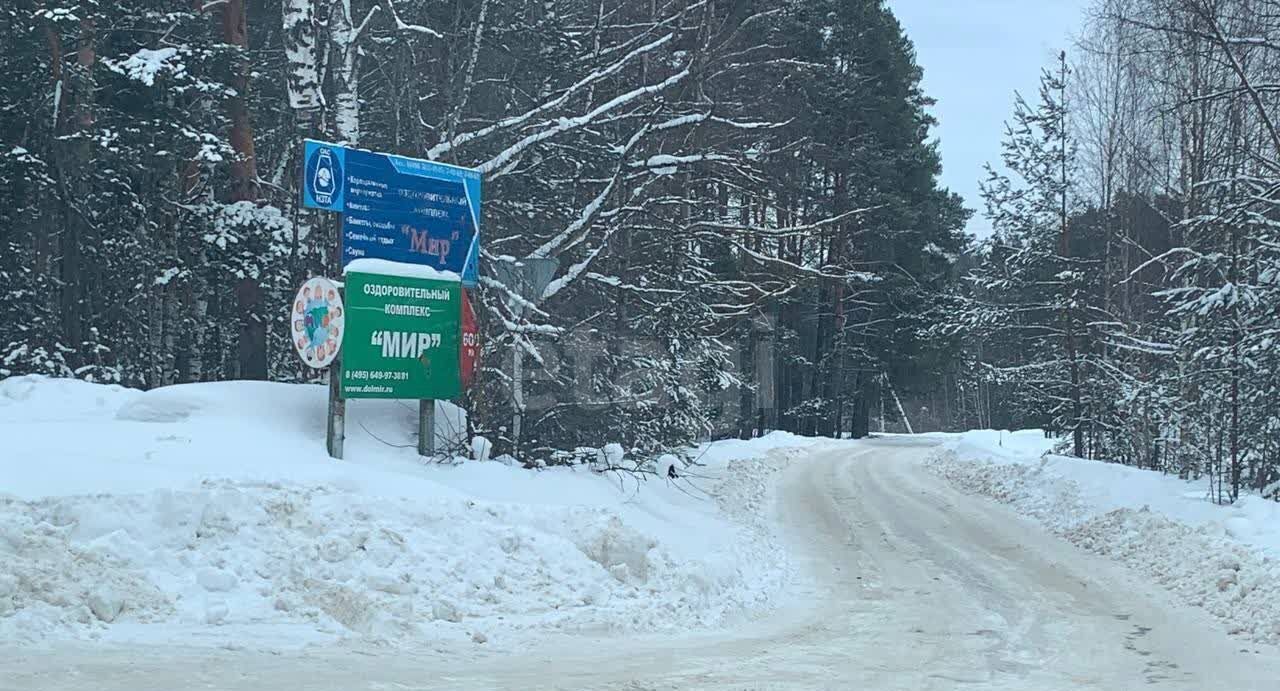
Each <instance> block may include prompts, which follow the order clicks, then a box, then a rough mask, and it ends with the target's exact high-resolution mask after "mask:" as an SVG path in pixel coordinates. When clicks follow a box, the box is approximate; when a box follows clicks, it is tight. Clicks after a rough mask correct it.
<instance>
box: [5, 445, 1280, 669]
mask: <svg viewBox="0 0 1280 691" xmlns="http://www.w3.org/2000/svg"><path fill="white" fill-rule="evenodd" d="M928 450H929V446H928V443H927V442H917V441H913V440H910V439H904V438H895V439H884V440H875V441H869V442H865V443H861V444H858V445H855V446H853V447H852V449H851V448H850V447H848V446H845V447H841V448H840V449H839V450H832V449H830V448H828V449H827V450H822V451H817V452H814V453H813V454H812V455H810V456H809V457H807V458H805V459H803V460H800V461H797V462H796V463H795V464H794V465H793V466H792V467H791V468H790V469H789V470H788V471H787V472H786V473H785V474H784V476H783V477H782V479H781V480H780V484H779V487H778V514H779V515H778V518H779V520H780V521H781V524H782V526H783V529H784V531H785V533H786V538H787V542H788V544H789V545H790V546H791V548H792V549H793V550H794V552H795V554H796V556H797V558H799V559H800V560H801V561H802V563H803V565H804V570H805V572H806V573H807V575H808V577H807V578H806V579H805V582H804V583H803V584H798V585H797V586H796V589H797V596H798V597H797V602H798V603H799V604H797V605H794V606H792V607H790V608H788V609H786V610H784V611H781V612H778V613H777V614H776V615H774V616H771V617H769V618H767V619H766V620H763V621H759V622H755V623H752V624H749V625H746V626H744V627H742V628H739V629H735V630H734V631H733V632H731V633H727V634H726V633H717V634H706V635H691V636H686V637H681V638H679V639H670V638H657V637H635V638H628V639H622V638H602V639H572V640H548V641H547V642H546V643H545V644H544V645H543V646H541V647H540V648H539V650H538V651H531V652H529V653H526V654H520V655H516V656H500V655H489V656H483V657H480V658H475V657H472V656H470V655H468V656H466V657H465V659H464V658H463V657H462V656H461V653H460V651H450V650H446V649H438V650H424V651H419V652H405V651H396V652H380V653H375V654H368V655H362V654H352V653H350V652H348V653H342V654H338V653H315V652H305V653H297V654H285V655H278V656H273V655H265V654H262V653H249V652H231V651H218V652H209V651H192V650H161V649H155V650H137V649H135V650H129V651H116V652H110V653H108V652H103V651H101V650H95V649H92V648H82V649H79V650H77V649H74V648H55V649H52V650H49V651H45V652H22V653H19V654H16V655H10V656H9V657H8V659H5V660H0V689H8V688H13V689H19V688H21V689H88V688H92V689H95V690H102V691H110V690H112V689H119V690H122V691H123V690H124V689H128V690H129V691H153V690H156V691H158V690H160V689H177V688H216V689H244V690H246V691H248V690H250V689H252V690H254V691H257V690H258V689H291V690H295V689H296V690H302V689H317V690H318V689H326V690H328V689H342V690H343V691H348V690H351V689H458V690H465V691H469V690H475V689H521V690H522V691H523V690H526V689H592V690H596V689H617V690H620V691H621V690H628V691H651V690H652V691H657V690H664V691H665V690H668V689H670V690H675V689H680V690H682V691H684V690H693V689H707V690H728V689H735V690H748V689H849V690H881V689H885V690H898V689H901V690H903V691H908V690H909V691H924V690H934V689H936V690H939V691H941V690H944V689H948V690H949V689H1026V690H1028V691H1056V690H1059V689H1064V690H1065V689H1073V690H1074V689H1107V690H1108V691H1127V690H1130V689H1145V688H1151V689H1180V690H1181V689H1188V690H1190V689H1206V690H1209V689H1231V691H1245V690H1249V689H1256V690H1258V691H1277V689H1280V651H1277V650H1276V649H1274V648H1265V647H1263V648H1259V647H1258V646H1255V645H1251V644H1247V643H1245V642H1242V641H1240V640H1235V639H1231V638H1229V637H1228V636H1227V635H1226V634H1225V633H1223V632H1222V631H1221V629H1220V628H1219V627H1218V626H1217V625H1216V624H1214V623H1213V622H1212V621H1210V620H1209V619H1208V618H1207V617H1205V616H1203V615H1202V614H1201V613H1199V612H1196V611H1193V610H1189V609H1186V608H1182V607H1179V606H1175V605H1173V604H1171V603H1170V602H1169V601H1168V599H1167V598H1166V597H1165V596H1164V594H1163V593H1162V592H1160V591H1157V590H1156V589H1155V588H1154V587H1151V586H1148V585H1146V584H1144V583H1142V582H1140V581H1139V580H1138V577H1137V576H1136V575H1133V574H1130V573H1128V572H1126V571H1124V570H1123V569H1121V568H1120V567H1118V566H1116V565H1114V564H1112V563H1110V562H1107V561H1105V560H1102V559H1101V558H1098V557H1095V556H1093V555H1089V554H1086V553H1083V552H1081V551H1080V550H1078V549H1077V548H1075V547H1074V546H1072V545H1071V544H1069V543H1067V542H1065V541H1063V540H1060V539H1058V538H1056V537H1053V536H1051V535H1049V534H1047V533H1045V532H1044V531H1043V530H1041V529H1039V528H1038V527H1036V526H1033V525H1031V524H1030V523H1028V522H1026V521H1025V520H1023V519H1021V518H1018V517H1017V516H1015V515H1014V514H1013V513H1011V512H1010V511H1009V510H1007V509H1006V508H1004V507H1002V506H999V505H996V504H994V503H992V502H990V501H987V500H985V499H981V498H976V497H971V496H968V495H964V494H962V493H960V492H958V491H956V490H955V489H953V488H952V487H950V486H949V485H947V484H946V483H945V482H944V481H942V480H940V479H938V478H936V477H934V476H932V475H931V474H929V473H928V472H927V471H925V470H924V468H923V467H922V465H921V461H922V460H923V458H924V457H925V455H926V454H927V452H928ZM6 668H7V669H6Z"/></svg>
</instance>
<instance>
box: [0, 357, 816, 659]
mask: <svg viewBox="0 0 1280 691" xmlns="http://www.w3.org/2000/svg"><path fill="white" fill-rule="evenodd" d="M324 406H325V390H324V389H323V388H321V387H318V386H296V385H285V384H264V383H244V382H237V383H221V384H197V385H184V386H175V387H169V388H162V389H158V390H153V391H150V392H145V393H144V392H139V391H135V390H130V389H124V388H120V387H113V386H98V385H92V384H86V383H82V382H77V381H70V380H51V379H43V378H38V377H21V378H11V379H8V380H4V381H0V439H3V447H0V637H3V638H5V639H7V640H16V641H33V640H51V639H61V638H92V639H102V640H105V641H114V642H126V641H152V642H160V641H164V642H170V643H180V644H192V645H205V644H208V645H230V644H235V645H249V646H258V647H272V648H275V647H291V646H296V645H303V644H306V643H309V642H328V641H334V640H340V639H359V640H360V641H362V642H366V643H368V642H372V643H380V642H386V643H391V644H398V643H402V642H408V641H414V640H424V639H433V640H454V641H463V642H465V641H472V642H474V643H477V644H478V643H489V644H490V645H492V646H502V645H503V644H506V643H509V642H512V641H515V640H518V639H519V638H520V637H521V636H522V635H524V634H536V633H539V632H546V631H561V632H576V631H604V630H624V631H631V630H665V629H688V628H696V627H714V626H717V625H721V624H726V623H729V622H731V621H733V620H735V619H739V618H742V617H749V616H751V615H752V614H754V613H758V612H760V611H762V610H764V609H766V608H768V607H769V606H770V605H771V604H773V603H774V601H775V599H776V598H777V597H778V595H779V593H780V592H781V589H782V586H783V584H784V582H785V581H786V579H787V578H788V575H789V573H790V565H789V564H788V563H787V562H786V558H785V556H784V555H783V553H782V550H780V549H778V548H777V545H776V543H775V538H774V536H773V535H772V534H771V533H770V532H769V528H768V526H767V525H766V523H765V522H764V521H763V520H762V518H761V516H763V515H767V514H768V508H769V502H770V497H769V496H768V492H767V489H766V488H767V487H768V486H769V484H768V479H769V477H770V476H771V475H772V474H773V473H775V472H776V471H777V470H779V469H780V468H782V467H783V466H784V465H785V464H786V463H787V459H788V457H789V456H790V455H791V454H790V453H788V452H787V451H786V450H784V449H782V448H781V447H788V446H800V445H803V444H805V443H807V442H805V441H804V440H800V439H799V438H795V437H790V436H787V435H773V436H770V437H768V438H765V439H762V440H756V441H753V442H750V443H740V442H730V443H723V444H715V445H711V446H710V447H708V448H707V449H704V450H703V451H704V453H703V456H702V459H701V460H702V461H703V462H705V463H706V464H707V466H706V467H703V468H698V469H697V473H698V475H700V476H703V477H702V478H698V479H693V480H692V481H689V480H685V481H683V482H681V483H680V484H679V485H675V484H672V483H670V482H668V481H667V480H665V479H663V480H650V481H648V482H646V483H644V485H643V486H642V487H641V488H640V489H639V491H637V487H636V485H635V484H634V483H631V482H628V483H623V484H622V485H621V486H620V484H619V481H618V478H616V477H611V476H604V475H598V474H595V473H592V472H590V471H588V470H586V469H567V468H558V469H552V470H546V471H539V472H534V471H526V470H521V469H517V468H511V467H508V466H506V465H503V464H501V463H496V462H486V463H479V462H473V461H468V462H465V463H461V464H459V465H456V466H450V465H436V464H424V463H422V462H421V461H420V460H419V458H418V457H417V455H416V453H415V452H414V451H413V438H412V437H411V436H410V431H411V430H413V429H415V427H414V424H413V422H414V416H415V412H414V410H413V409H411V408H410V407H409V406H407V405H403V404H400V403H396V402H372V401H360V402H357V403H355V404H352V405H351V406H349V408H348V411H349V418H348V424H347V430H348V435H349V438H348V443H347V459H348V460H346V461H333V460H331V459H329V458H328V457H327V456H326V454H325V452H324V448H323V447H324V444H323V424H324V412H323V411H324ZM437 428H438V429H439V430H441V431H442V432H449V431H451V430H454V431H457V430H461V428H462V420H461V417H460V413H459V411H458V410H457V409H456V408H453V407H451V406H440V412H439V417H438V420H437ZM602 441H605V440H602ZM729 465H733V466H734V471H733V472H732V473H725V472H724V470H725V469H726V468H727V467H728V466H729ZM703 492H709V493H710V495H711V496H708V495H707V494H704V493H703Z"/></svg>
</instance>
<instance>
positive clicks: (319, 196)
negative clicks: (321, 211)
mask: <svg viewBox="0 0 1280 691" xmlns="http://www.w3.org/2000/svg"><path fill="white" fill-rule="evenodd" d="M306 175H307V179H306V185H307V191H308V192H310V193H311V198H312V199H313V200H315V203H316V204H319V205H320V206H333V205H334V204H335V203H336V202H337V199H338V197H339V196H340V195H341V194H342V180H343V177H342V163H341V162H340V161H339V160H338V157H337V155H336V154H335V153H334V152H333V150H332V149H330V148H329V147H327V146H322V147H320V148H318V149H316V150H315V151H313V152H312V153H311V158H309V159H307V174H306Z"/></svg>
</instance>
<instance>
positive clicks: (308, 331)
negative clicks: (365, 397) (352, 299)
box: [289, 276, 346, 369]
mask: <svg viewBox="0 0 1280 691" xmlns="http://www.w3.org/2000/svg"><path fill="white" fill-rule="evenodd" d="M345 317H346V311H345V309H344V308H343V305H342V295H341V294H340V293H339V292H338V286H336V285H334V284H333V281H330V280H329V279H327V278H321V277H319V276H317V277H316V278H313V279H311V280H309V281H307V282H306V283H303V284H302V288H300V289H299V290H298V294H297V295H296V296H294V298H293V307H292V308H291V309H290V312H289V321H290V323H292V324H293V329H292V331H291V334H292V336H293V348H294V350H297V351H298V355H299V356H300V357H301V358H302V361H303V362H305V363H306V364H307V366H308V367H312V368H315V369H321V368H324V367H328V366H329V365H331V364H333V360H334V358H336V357H338V348H340V347H341V346H342V333H343V325H344V324H345V322H346V319H345Z"/></svg>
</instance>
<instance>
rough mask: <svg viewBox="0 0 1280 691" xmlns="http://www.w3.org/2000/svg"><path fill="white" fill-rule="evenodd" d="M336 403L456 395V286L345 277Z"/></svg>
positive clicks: (435, 281)
mask: <svg viewBox="0 0 1280 691" xmlns="http://www.w3.org/2000/svg"><path fill="white" fill-rule="evenodd" d="M346 277H347V281H346V293H347V299H346V303H347V318H346V329H347V333H346V335H345V337H344V339H343V349H342V368H343V369H342V395H343V397H344V398H405V399H412V398H417V399H449V398H456V397H457V396H459V395H460V394H461V393H462V376H461V371H460V370H461V367H460V365H461V363H460V360H461V351H460V341H461V333H462V323H461V322H462V286H461V284H460V283H459V282H458V281H456V280H438V279H428V278H414V277H409V276H391V275H384V274H372V273H358V272H348V273H347V274H346Z"/></svg>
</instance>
